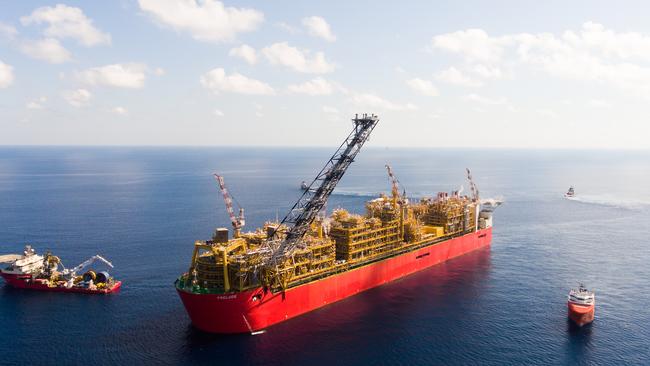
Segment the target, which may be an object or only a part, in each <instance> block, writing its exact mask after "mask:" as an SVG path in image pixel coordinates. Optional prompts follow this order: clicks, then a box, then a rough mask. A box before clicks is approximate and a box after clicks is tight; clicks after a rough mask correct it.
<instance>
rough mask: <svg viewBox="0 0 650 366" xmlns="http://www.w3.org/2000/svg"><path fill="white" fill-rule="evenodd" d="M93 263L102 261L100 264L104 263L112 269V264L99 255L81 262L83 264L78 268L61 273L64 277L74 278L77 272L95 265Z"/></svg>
mask: <svg viewBox="0 0 650 366" xmlns="http://www.w3.org/2000/svg"><path fill="white" fill-rule="evenodd" d="M95 261H102V262H104V263H105V264H106V265H107V266H109V267H111V268H113V264H112V263H111V262H109V261H107V260H106V259H105V258H104V257H102V256H101V255H94V256H92V257H90V258H88V259H86V260H85V261H83V262H82V263H81V264H79V265H78V266H76V267H74V268H70V269H66V270H64V271H63V275H64V276H70V277H74V276H75V275H76V274H77V272H79V271H81V270H82V269H84V268H86V267H88V266H89V265H91V264H93V263H95Z"/></svg>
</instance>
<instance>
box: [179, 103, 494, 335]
mask: <svg viewBox="0 0 650 366" xmlns="http://www.w3.org/2000/svg"><path fill="white" fill-rule="evenodd" d="M352 121H353V123H354V126H353V130H352V132H351V133H350V134H349V136H348V137H347V138H346V139H345V140H344V142H343V143H342V144H341V146H340V147H339V149H338V150H337V151H336V152H335V153H334V155H332V157H331V158H330V159H329V160H328V162H327V163H326V165H325V167H324V168H323V169H322V170H321V171H320V173H318V175H317V176H316V178H315V179H314V180H313V181H312V182H311V184H309V185H308V187H307V189H305V190H304V191H303V194H302V196H301V198H300V199H299V200H298V201H297V202H296V204H295V205H294V206H293V208H292V209H291V210H290V212H289V213H288V214H287V216H286V217H285V218H284V219H283V220H282V221H281V222H267V223H266V224H264V227H263V228H259V229H257V230H255V231H251V232H242V231H241V229H242V227H243V226H244V222H243V221H244V220H243V214H242V210H241V209H240V215H239V217H238V216H236V215H235V212H236V211H235V208H234V207H233V206H232V202H233V200H232V198H231V197H230V194H229V193H228V190H227V189H226V186H225V184H224V181H223V178H222V177H221V176H216V178H217V181H218V183H219V187H220V189H221V191H222V194H223V196H224V201H225V203H226V209H227V211H228V214H229V216H230V221H231V223H232V226H233V229H234V230H233V235H232V237H230V236H229V232H228V229H226V228H218V229H217V230H216V232H215V234H214V236H213V237H212V239H210V240H201V241H197V242H195V244H194V252H193V254H192V260H191V263H190V266H189V269H188V271H187V272H186V273H184V274H182V275H181V276H180V277H179V278H178V279H177V280H176V283H175V286H176V290H177V292H178V295H179V296H180V298H181V300H182V302H183V305H184V306H185V309H186V310H187V313H188V314H189V317H190V319H191V321H192V323H193V325H194V326H195V327H196V328H198V329H200V330H203V331H206V332H211V333H251V334H257V333H259V332H260V331H263V330H264V329H265V328H267V327H269V326H272V325H274V324H277V323H280V322H283V321H285V320H287V319H290V318H294V317H297V316H299V315H301V314H305V313H307V312H309V311H312V310H314V309H317V308H320V307H322V306H326V305H329V304H332V303H334V302H337V301H339V300H342V299H345V298H347V297H349V296H354V295H356V294H358V293H360V292H362V291H365V290H368V289H370V288H373V287H377V286H381V285H383V284H385V283H388V282H390V281H394V280H397V279H399V278H401V277H404V276H407V275H410V274H412V273H415V272H417V271H421V270H423V269H425V268H427V267H430V266H434V265H437V264H440V263H443V262H445V261H448V260H450V259H452V258H455V257H458V256H461V255H464V254H467V253H470V252H472V251H476V250H479V249H481V248H486V249H487V248H489V246H490V241H491V239H492V211H493V210H494V209H495V208H496V207H497V206H499V205H500V204H501V201H497V200H480V199H479V192H478V188H477V186H476V184H474V181H473V180H472V176H471V174H470V171H469V170H467V179H468V181H469V185H470V189H471V196H461V195H460V191H453V192H451V193H447V192H439V193H438V194H437V195H436V196H434V197H428V198H422V199H419V200H413V201H411V200H410V199H409V198H408V197H407V196H406V193H405V192H404V193H402V192H403V191H402V190H400V189H399V186H398V180H397V178H396V177H395V175H394V174H393V171H392V169H391V167H390V166H386V168H387V170H388V176H389V180H390V181H391V182H392V187H391V188H392V189H391V194H390V195H385V194H381V195H380V196H379V197H377V198H375V199H373V200H370V201H368V202H367V203H366V212H365V214H363V215H361V214H353V213H350V212H348V211H346V210H344V209H337V210H335V211H334V212H333V213H332V215H331V216H329V217H326V216H325V215H321V214H320V212H321V210H322V209H323V207H324V205H325V203H326V201H327V199H328V197H329V196H330V194H331V193H332V191H333V190H334V188H335V186H336V184H337V183H338V182H339V180H340V179H341V177H342V176H343V174H344V173H345V171H346V169H347V168H348V166H349V165H350V164H351V163H352V162H353V161H354V159H355V157H356V155H357V153H358V152H359V150H360V149H361V146H362V145H363V144H364V142H365V141H366V140H367V139H368V136H369V135H370V132H371V131H372V130H373V129H374V127H375V125H376V124H377V122H378V121H379V119H378V118H377V116H375V115H365V114H364V115H363V116H356V117H355V118H354V119H353V120H352ZM235 202H236V201H235Z"/></svg>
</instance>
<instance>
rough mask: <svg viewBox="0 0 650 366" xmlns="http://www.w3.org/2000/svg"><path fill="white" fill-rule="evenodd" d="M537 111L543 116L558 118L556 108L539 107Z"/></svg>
mask: <svg viewBox="0 0 650 366" xmlns="http://www.w3.org/2000/svg"><path fill="white" fill-rule="evenodd" d="M537 113H539V114H540V115H541V116H542V117H545V118H549V119H558V117H559V116H558V114H557V113H555V111H554V110H552V109H538V110H537Z"/></svg>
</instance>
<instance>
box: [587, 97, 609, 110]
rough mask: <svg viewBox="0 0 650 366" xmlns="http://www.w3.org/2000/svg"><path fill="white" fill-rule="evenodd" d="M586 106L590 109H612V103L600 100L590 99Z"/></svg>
mask: <svg viewBox="0 0 650 366" xmlns="http://www.w3.org/2000/svg"><path fill="white" fill-rule="evenodd" d="M587 105H588V106H589V107H591V108H603V109H609V108H612V103H610V102H608V101H606V100H602V99H591V100H590V101H589V102H587Z"/></svg>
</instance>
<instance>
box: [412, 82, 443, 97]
mask: <svg viewBox="0 0 650 366" xmlns="http://www.w3.org/2000/svg"><path fill="white" fill-rule="evenodd" d="M406 85H408V86H409V88H411V89H413V90H415V91H416V92H418V93H420V94H422V95H426V96H429V97H436V96H438V95H440V92H438V88H436V87H435V86H434V85H433V83H432V82H431V81H429V80H423V79H420V78H413V79H409V80H406Z"/></svg>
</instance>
